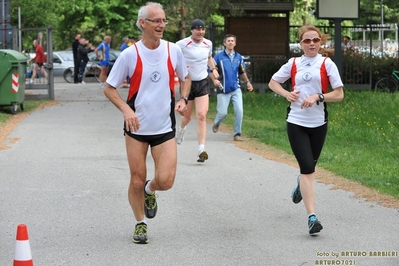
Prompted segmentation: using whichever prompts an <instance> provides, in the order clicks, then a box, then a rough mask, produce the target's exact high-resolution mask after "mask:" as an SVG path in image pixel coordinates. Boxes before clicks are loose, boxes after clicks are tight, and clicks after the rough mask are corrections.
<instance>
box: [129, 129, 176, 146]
mask: <svg viewBox="0 0 399 266" xmlns="http://www.w3.org/2000/svg"><path fill="white" fill-rule="evenodd" d="M123 131H125V134H126V135H128V136H129V137H132V138H134V139H135V140H138V141H140V142H146V143H148V144H149V145H150V146H151V147H154V146H157V145H159V144H162V143H164V142H166V141H168V140H170V139H173V138H174V137H175V135H176V131H175V130H173V131H170V132H167V133H164V134H158V135H136V134H132V133H130V131H126V130H125V129H123Z"/></svg>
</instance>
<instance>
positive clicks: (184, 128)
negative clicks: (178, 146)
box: [179, 126, 187, 131]
mask: <svg viewBox="0 0 399 266" xmlns="http://www.w3.org/2000/svg"><path fill="white" fill-rule="evenodd" d="M186 127H187V126H185V127H183V128H182V127H181V126H179V130H180V131H186Z"/></svg>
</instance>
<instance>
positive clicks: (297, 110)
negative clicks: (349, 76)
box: [272, 54, 343, 128]
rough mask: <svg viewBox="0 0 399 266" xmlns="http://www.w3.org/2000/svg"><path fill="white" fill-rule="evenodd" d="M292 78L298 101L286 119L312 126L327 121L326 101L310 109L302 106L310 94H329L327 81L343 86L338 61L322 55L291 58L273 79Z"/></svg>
mask: <svg viewBox="0 0 399 266" xmlns="http://www.w3.org/2000/svg"><path fill="white" fill-rule="evenodd" d="M294 59H295V63H294ZM292 75H293V76H292ZM291 76H292V77H291ZM289 78H292V89H293V90H294V91H300V93H299V100H298V101H296V102H292V103H291V104H290V110H289V112H288V115H287V122H289V123H293V124H297V125H300V126H305V127H311V128H314V127H318V126H321V125H323V124H325V123H326V118H327V113H326V110H325V108H324V104H325V103H320V104H314V105H313V106H312V107H311V108H303V109H301V103H302V102H303V100H304V99H306V98H307V97H309V96H310V95H313V94H317V93H327V92H328V84H330V85H331V87H332V88H333V89H335V88H338V87H343V83H342V81H341V77H340V75H339V72H338V69H337V66H336V65H335V63H334V62H333V61H332V60H331V59H330V58H328V57H327V58H325V57H323V56H321V55H320V54H319V55H317V56H315V57H306V56H301V57H297V58H290V59H289V60H288V62H287V63H286V64H284V65H283V66H282V67H281V68H280V69H279V70H278V71H277V72H276V73H275V74H274V75H273V77H272V79H273V80H275V81H277V82H279V83H284V82H285V81H287V80H288V79H289Z"/></svg>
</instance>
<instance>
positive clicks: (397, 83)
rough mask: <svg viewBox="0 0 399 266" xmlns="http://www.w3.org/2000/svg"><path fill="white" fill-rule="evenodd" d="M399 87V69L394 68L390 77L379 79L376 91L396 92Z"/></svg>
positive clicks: (375, 87)
mask: <svg viewBox="0 0 399 266" xmlns="http://www.w3.org/2000/svg"><path fill="white" fill-rule="evenodd" d="M398 89H399V70H392V74H391V76H390V77H384V78H381V79H379V80H378V81H377V83H376V84H375V86H374V90H375V91H381V92H395V91H398Z"/></svg>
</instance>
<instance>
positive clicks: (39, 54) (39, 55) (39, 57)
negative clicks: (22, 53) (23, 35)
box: [29, 40, 47, 84]
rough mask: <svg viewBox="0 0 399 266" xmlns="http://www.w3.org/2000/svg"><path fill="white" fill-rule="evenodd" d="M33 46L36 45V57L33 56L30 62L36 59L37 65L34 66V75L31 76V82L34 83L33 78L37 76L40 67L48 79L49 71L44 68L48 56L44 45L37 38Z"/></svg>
mask: <svg viewBox="0 0 399 266" xmlns="http://www.w3.org/2000/svg"><path fill="white" fill-rule="evenodd" d="M33 46H34V47H35V53H36V55H35V57H33V58H32V59H31V60H29V62H32V61H35V66H34V67H33V71H32V76H31V78H30V81H29V83H30V84H33V78H35V77H36V73H37V70H38V69H40V72H42V74H43V75H44V77H45V78H46V79H47V72H46V70H45V69H44V63H45V62H46V56H45V54H44V51H43V47H42V46H41V45H40V44H39V42H38V41H37V40H34V41H33Z"/></svg>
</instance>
